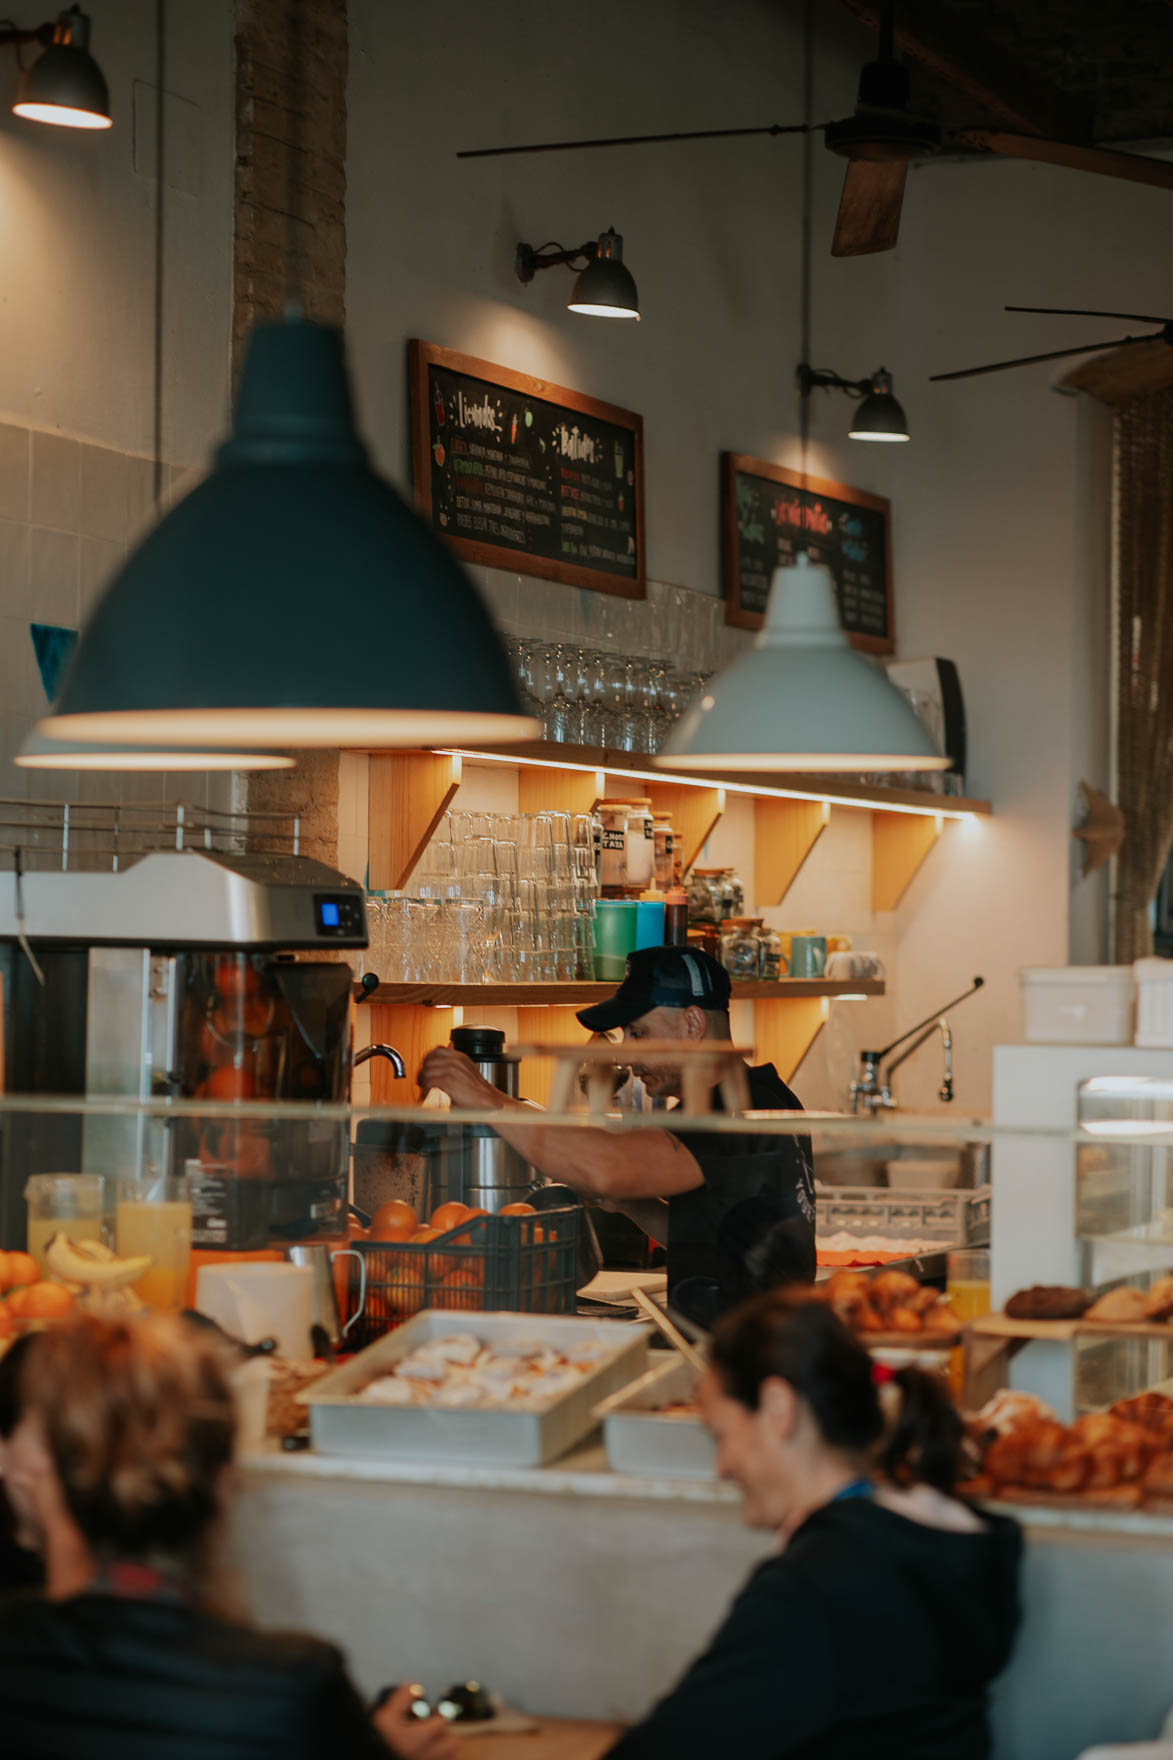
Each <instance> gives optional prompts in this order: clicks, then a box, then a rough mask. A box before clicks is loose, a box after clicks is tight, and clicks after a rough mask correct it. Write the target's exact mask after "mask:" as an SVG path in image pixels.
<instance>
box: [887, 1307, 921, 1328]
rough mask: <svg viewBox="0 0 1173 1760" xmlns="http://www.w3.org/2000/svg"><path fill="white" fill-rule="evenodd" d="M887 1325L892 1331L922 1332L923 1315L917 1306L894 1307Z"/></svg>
mask: <svg viewBox="0 0 1173 1760" xmlns="http://www.w3.org/2000/svg"><path fill="white" fill-rule="evenodd" d="M886 1325H887V1327H888V1330H889V1331H890V1332H920V1331H921V1330H922V1325H921V1317H920V1315H919V1314H918V1313H917V1312H916V1310H915V1308H893V1309H892V1312H891V1313H890V1314H889V1315H888V1318H887V1321H886Z"/></svg>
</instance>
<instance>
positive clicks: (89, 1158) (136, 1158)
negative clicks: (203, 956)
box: [82, 947, 177, 1214]
mask: <svg viewBox="0 0 1173 1760" xmlns="http://www.w3.org/2000/svg"><path fill="white" fill-rule="evenodd" d="M175 987H176V973H175V960H174V959H169V958H166V957H165V956H156V955H152V954H151V953H150V951H149V950H148V949H147V948H145V947H91V948H90V951H89V981H88V986H87V991H86V1040H85V1045H86V1093H87V1095H90V1096H93V1097H101V1096H111V1095H120V1096H125V1097H126V1098H127V1099H132V1100H147V1099H149V1098H150V1097H151V1095H152V1094H153V1093H157V1092H161V1091H163V1092H165V1091H166V1090H165V1088H163V1087H162V1085H161V1084H162V1081H163V1080H165V1078H166V1074H167V1072H168V1071H169V1070H170V1068H171V1067H172V1060H173V1059H174V1056H175V1050H176V1034H175V1023H176V1018H177V1013H176V1000H175ZM166 1154H167V1138H166V1127H165V1126H164V1124H163V1121H162V1120H161V1119H150V1118H146V1117H144V1116H143V1115H141V1114H140V1115H139V1116H138V1117H129V1116H128V1117H123V1118H93V1117H87V1118H86V1119H85V1120H84V1124H83V1130H82V1170H83V1172H85V1173H97V1174H101V1175H103V1176H104V1177H105V1179H106V1181H107V1189H106V1206H107V1209H108V1211H109V1212H110V1213H111V1214H112V1213H113V1208H114V1204H115V1201H116V1185H117V1181H118V1180H119V1179H120V1178H129V1179H143V1178H152V1177H157V1176H159V1175H160V1174H161V1173H162V1172H163V1171H164V1169H165V1162H166Z"/></svg>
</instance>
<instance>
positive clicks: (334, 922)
mask: <svg viewBox="0 0 1173 1760" xmlns="http://www.w3.org/2000/svg"><path fill="white" fill-rule="evenodd" d="M319 910H320V912H321V922H322V928H323V929H336V928H337V927H338V906H337V905H336V904H335V903H334V902H333V901H332V900H331V899H323V900H322V903H321V905H320V906H319Z"/></svg>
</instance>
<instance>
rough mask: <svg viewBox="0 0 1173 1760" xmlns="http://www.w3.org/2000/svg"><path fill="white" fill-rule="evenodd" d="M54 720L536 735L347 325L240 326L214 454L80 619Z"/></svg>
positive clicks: (267, 734)
mask: <svg viewBox="0 0 1173 1760" xmlns="http://www.w3.org/2000/svg"><path fill="white" fill-rule="evenodd" d="M37 731H38V732H39V733H41V734H46V735H49V736H50V737H52V738H55V739H67V740H81V741H83V742H92V741H102V742H107V743H109V742H129V743H131V744H135V743H138V744H157V743H162V744H166V745H170V746H184V747H195V746H198V747H200V748H201V749H207V748H213V749H225V748H228V747H232V748H234V749H235V750H238V751H239V750H253V749H254V748H256V747H257V746H262V747H263V746H284V747H293V748H297V747H310V746H349V747H352V748H358V749H363V748H366V749H373V750H377V749H379V748H384V747H395V746H415V745H434V744H438V743H441V742H445V743H447V742H455V741H460V742H462V743H476V742H480V743H490V742H492V743H494V744H497V743H502V742H509V741H515V740H523V739H529V738H533V737H535V736H536V735H537V734H538V733H539V731H540V729H539V724H538V723H537V722H536V721H534V720H532V719H531V718H530V717H528V716H526V715H525V714H524V713H523V711H522V707H521V704H520V702H519V700H518V697H517V693H516V690H515V687H514V685H513V682H512V679H511V677H510V671H509V666H508V662H507V660H506V657H505V653H504V650H503V648H502V646H501V643H500V641H499V639H498V637H497V634H496V631H495V630H494V628H493V625H492V623H491V621H490V619H489V615H488V612H487V611H486V610H485V607H484V605H483V604H482V602H481V600H480V598H479V596H478V594H477V591H476V589H475V587H474V586H473V584H472V582H471V580H470V579H469V578H468V576H467V575H466V574H465V572H464V570H463V569H462V568H461V567H460V566H459V564H458V563H457V562H456V561H455V560H454V558H453V557H452V556H451V555H450V554H449V552H448V551H447V550H446V549H445V547H444V546H443V544H442V543H441V542H440V540H439V539H438V538H437V537H435V536H434V535H433V533H432V532H431V531H430V530H429V528H428V527H427V526H426V525H425V524H424V523H423V521H422V520H421V519H420V518H419V517H418V516H417V515H416V514H415V513H414V512H413V511H412V510H411V508H409V507H408V506H407V504H406V503H405V502H404V501H403V500H402V499H401V497H400V496H399V495H398V494H397V493H396V492H395V490H394V489H393V488H392V487H391V485H390V484H389V483H388V482H386V481H385V480H384V479H383V478H381V477H379V476H377V475H376V474H375V473H374V471H373V470H372V469H371V467H370V464H369V462H368V459H367V455H366V449H365V447H364V446H363V443H362V440H361V439H360V437H359V435H358V432H357V430H356V428H355V423H354V413H353V409H352V405H351V395H350V386H349V382H348V378H347V373H346V366H345V360H344V355H343V345H342V338H341V335H340V334H339V333H338V332H337V331H336V330H333V329H330V328H327V327H325V326H322V325H318V324H313V323H310V322H308V321H306V320H305V319H302V318H292V319H289V320H287V321H285V322H281V323H270V324H262V325H260V326H258V327H257V329H256V330H255V331H254V332H253V336H252V339H251V341H250V343H249V347H248V352H247V355H246V358H245V362H244V367H243V370H242V373H241V379H240V388H239V394H238V397H237V403H236V418H235V424H234V427H233V430H232V433H231V435H230V436H229V438H228V440H227V441H226V442H225V443H224V445H223V446H222V447H221V448H220V451H219V454H218V456H217V459H216V464H215V468H214V469H213V471H212V472H211V474H210V475H209V476H208V477H207V478H206V479H205V481H204V482H203V483H202V484H200V486H199V487H198V488H196V489H194V490H193V491H192V493H191V494H190V495H188V496H187V497H186V498H185V499H184V500H183V501H181V502H180V503H179V504H178V506H176V507H175V508H173V509H172V511H171V512H170V513H169V514H168V515H167V517H166V518H165V519H163V520H162V521H161V522H160V523H159V525H158V526H156V527H155V529H154V530H153V531H152V532H151V533H150V534H149V536H148V537H147V538H146V539H145V540H144V541H143V543H142V544H141V545H140V546H139V548H138V549H137V550H136V551H135V552H134V553H133V555H132V556H131V557H130V558H129V559H128V561H127V562H126V564H125V566H124V567H123V569H122V570H121V572H120V573H119V574H118V575H116V576H115V578H114V580H113V581H112V583H111V584H110V586H109V587H108V588H107V590H106V593H105V595H104V596H103V598H102V599H101V600H100V601H99V603H98V605H97V607H96V608H95V610H94V612H93V614H92V616H91V618H90V620H89V622H88V623H87V624H86V626H85V628H84V629H83V630H82V633H81V639H80V641H79V643H78V647H77V652H76V653H75V655H74V657H73V660H72V662H71V663H70V666H69V669H68V671H67V673H66V675H65V678H64V681H63V685H62V689H61V694H60V697H59V699H58V702H57V705H56V708H55V710H54V712H53V713H52V714H51V715H49V716H48V717H46V719H45V720H44V721H42V722H41V723H40V725H39V727H38V730H37Z"/></svg>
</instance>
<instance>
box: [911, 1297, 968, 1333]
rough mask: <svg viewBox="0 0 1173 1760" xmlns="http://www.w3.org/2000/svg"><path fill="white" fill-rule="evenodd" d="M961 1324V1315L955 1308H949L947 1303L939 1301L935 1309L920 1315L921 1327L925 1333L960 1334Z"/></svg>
mask: <svg viewBox="0 0 1173 1760" xmlns="http://www.w3.org/2000/svg"><path fill="white" fill-rule="evenodd" d="M963 1324H964V1323H963V1321H962V1318H961V1315H960V1314H959V1313H958V1312H957V1311H956V1309H955V1308H951V1307H950V1306H949V1304H948V1302H941V1301H939V1302H937V1304H936V1306H935V1307H932V1308H930V1309H929V1311H928V1313H927V1314H922V1315H921V1326H922V1329H923V1330H924V1331H925V1332H935V1333H937V1334H945V1333H951V1332H960V1331H961V1328H962V1325H963Z"/></svg>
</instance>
